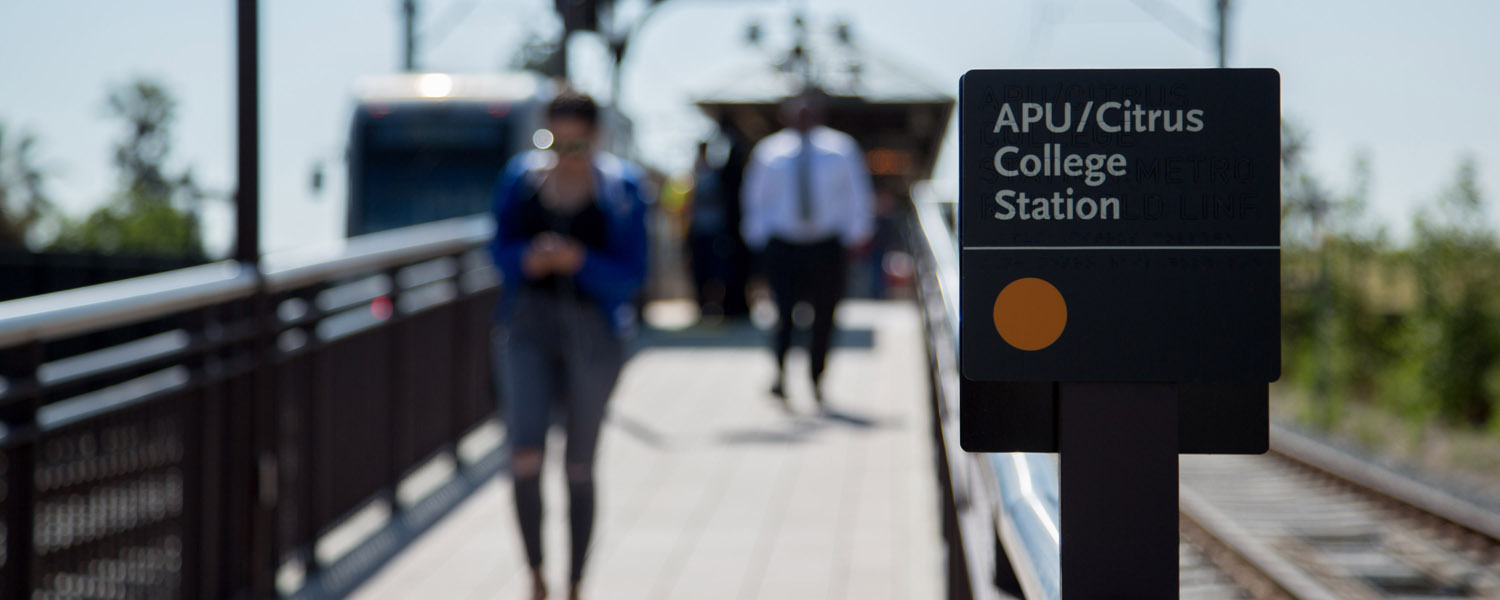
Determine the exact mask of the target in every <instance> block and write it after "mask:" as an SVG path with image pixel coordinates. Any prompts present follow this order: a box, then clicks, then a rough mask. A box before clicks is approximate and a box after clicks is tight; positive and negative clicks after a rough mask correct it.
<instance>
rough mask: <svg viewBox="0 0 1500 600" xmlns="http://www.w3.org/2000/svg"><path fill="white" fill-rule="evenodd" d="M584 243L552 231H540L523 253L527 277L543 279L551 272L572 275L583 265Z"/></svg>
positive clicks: (522, 263)
mask: <svg viewBox="0 0 1500 600" xmlns="http://www.w3.org/2000/svg"><path fill="white" fill-rule="evenodd" d="M583 257H584V249H583V244H580V243H578V240H575V239H573V238H570V237H567V236H562V235H558V234H556V233H552V232H546V233H539V234H537V236H536V237H534V238H532V239H531V244H530V245H528V246H527V247H526V252H525V253H524V254H522V255H521V270H522V271H523V272H525V273H526V277H528V278H531V279H541V278H543V277H546V276H548V275H551V274H554V273H556V274H560V275H572V274H574V273H577V272H578V269H580V268H582V267H583Z"/></svg>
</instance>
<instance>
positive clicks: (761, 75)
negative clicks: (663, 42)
mask: <svg viewBox="0 0 1500 600" xmlns="http://www.w3.org/2000/svg"><path fill="white" fill-rule="evenodd" d="M805 55H806V56H807V57H809V58H807V59H806V60H805V62H804V61H801V60H799V59H801V58H802V55H799V54H798V53H796V52H795V51H794V52H790V53H788V54H787V58H785V59H783V60H781V61H779V62H778V61H766V60H764V59H762V60H759V61H749V60H747V61H743V62H740V63H737V64H732V65H726V66H725V67H723V68H719V69H715V72H716V73H723V74H724V75H722V76H721V78H715V79H712V80H709V81H708V82H707V83H706V84H705V85H703V86H700V87H699V88H697V89H696V90H694V91H693V97H695V98H697V100H696V101H695V102H694V104H696V105H697V106H698V107H699V108H700V109H701V110H702V111H703V112H704V113H706V114H707V115H708V116H709V117H710V118H713V119H714V120H716V121H720V122H723V120H724V119H727V120H728V122H730V123H733V125H734V126H735V127H737V128H738V129H739V130H740V131H741V132H742V133H743V134H744V135H746V136H747V137H749V138H750V139H752V140H758V139H760V138H762V137H764V136H766V135H769V134H770V133H773V132H775V131H776V130H777V129H780V128H781V123H780V116H779V106H780V104H781V102H782V101H783V100H785V99H786V98H788V97H790V96H793V95H795V94H797V93H798V92H800V91H801V90H802V89H803V87H804V85H805V83H804V82H806V81H808V80H811V81H812V82H813V84H814V85H815V86H816V87H818V88H820V89H822V90H823V91H824V92H826V93H827V94H828V95H829V103H828V115H827V124H828V126H830V127H833V128H834V129H838V130H840V131H844V132H846V133H848V134H850V135H852V136H854V138H855V140H857V141H858V142H859V145H860V147H861V148H863V149H864V151H865V158H866V162H867V163H868V164H869V166H870V172H871V174H872V175H873V176H874V178H875V183H876V184H877V186H880V187H884V188H885V189H888V190H891V191H893V192H895V193H897V194H898V195H903V196H904V195H905V194H906V190H907V189H908V188H909V186H910V184H911V183H912V182H915V181H919V180H924V179H929V178H931V176H932V168H933V164H934V163H935V162H936V161H937V153H938V149H939V147H940V146H941V144H942V139H943V135H944V134H945V133H946V132H947V129H948V121H949V119H950V118H951V117H952V114H953V107H954V97H953V94H952V92H951V90H947V89H946V88H943V87H938V86H936V85H933V84H932V83H930V82H929V81H928V79H929V78H924V77H922V76H920V75H919V74H917V73H916V71H914V70H912V69H909V68H905V67H904V66H902V65H900V64H898V63H896V62H895V61H893V60H890V59H887V58H884V57H880V56H878V55H876V54H875V53H873V52H871V51H869V50H868V49H866V48H862V47H859V46H857V45H854V44H850V43H831V44H826V45H816V44H814V45H811V46H810V47H809V48H808V51H807V52H806V53H805ZM804 70H805V71H804Z"/></svg>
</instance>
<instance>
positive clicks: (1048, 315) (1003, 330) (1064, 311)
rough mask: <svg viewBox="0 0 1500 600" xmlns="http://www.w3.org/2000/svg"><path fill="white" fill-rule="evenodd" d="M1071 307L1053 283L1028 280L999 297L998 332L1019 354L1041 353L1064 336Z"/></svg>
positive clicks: (1013, 284)
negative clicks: (1020, 352) (1028, 352)
mask: <svg viewBox="0 0 1500 600" xmlns="http://www.w3.org/2000/svg"><path fill="white" fill-rule="evenodd" d="M1067 324H1068V303H1067V302H1064V301H1063V297H1062V292H1059V291H1057V288H1056V287H1053V285H1052V284H1051V283H1048V282H1046V281H1045V280H1042V279H1037V278H1035V277H1025V278H1022V279H1017V280H1015V281H1012V282H1010V283H1008V284H1006V286H1005V288H1004V289H1002V290H1000V295H998V296H995V331H998V332H1000V337H1001V338H1002V339H1004V340H1005V343H1007V344H1010V345H1011V346H1013V347H1015V348H1017V349H1019V350H1028V351H1031V350H1041V349H1043V348H1046V347H1048V346H1051V345H1052V343H1053V342H1056V341H1057V338H1058V337H1060V336H1062V332H1063V328H1064V327H1066V326H1067Z"/></svg>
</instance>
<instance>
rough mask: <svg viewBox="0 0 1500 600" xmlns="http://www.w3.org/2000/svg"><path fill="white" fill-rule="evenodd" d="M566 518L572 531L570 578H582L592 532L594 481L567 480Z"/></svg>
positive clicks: (575, 579)
mask: <svg viewBox="0 0 1500 600" xmlns="http://www.w3.org/2000/svg"><path fill="white" fill-rule="evenodd" d="M568 519H569V524H570V525H571V528H572V530H573V531H572V533H573V563H572V571H571V572H572V578H573V579H572V580H573V581H579V580H582V579H583V561H584V560H585V559H587V558H588V551H589V538H590V537H592V536H593V533H594V482H593V481H592V480H589V481H569V482H568Z"/></svg>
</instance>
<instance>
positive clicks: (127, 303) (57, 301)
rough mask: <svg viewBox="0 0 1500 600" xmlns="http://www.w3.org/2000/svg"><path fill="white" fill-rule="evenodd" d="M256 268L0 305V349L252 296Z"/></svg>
mask: <svg viewBox="0 0 1500 600" xmlns="http://www.w3.org/2000/svg"><path fill="white" fill-rule="evenodd" d="M255 280H256V275H255V271H254V269H253V268H251V267H249V266H248V265H242V264H240V263H239V262H237V261H233V260H225V261H219V262H214V263H209V264H206V265H199V266H196V267H188V268H185V269H177V270H175V271H167V272H164V273H156V274H154V275H145V276H142V277H133V278H130V279H124V280H120V281H113V282H109V283H101V284H98V285H91V286H88V287H81V288H76V289H71V290H64V291H61V292H52V293H50V294H41V295H38V296H30V297H27V298H20V299H16V300H10V301H6V302H0V347H4V346H14V345H16V344H19V343H24V342H28V341H32V340H48V339H55V338H60V337H65V336H68V335H71V334H76V333H83V332H86V331H90V330H99V329H108V328H110V327H115V326H119V325H127V324H130V323H134V322H137V321H141V320H145V319H149V318H152V317H158V316H162V315H167V314H171V313H174V312H181V311H184V310H191V309H193V308H197V307H201V306H209V305H211V304H216V303H221V302H224V301H226V300H231V299H234V298H238V297H243V296H247V295H249V294H250V293H251V292H252V291H253V290H254V289H255Z"/></svg>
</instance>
